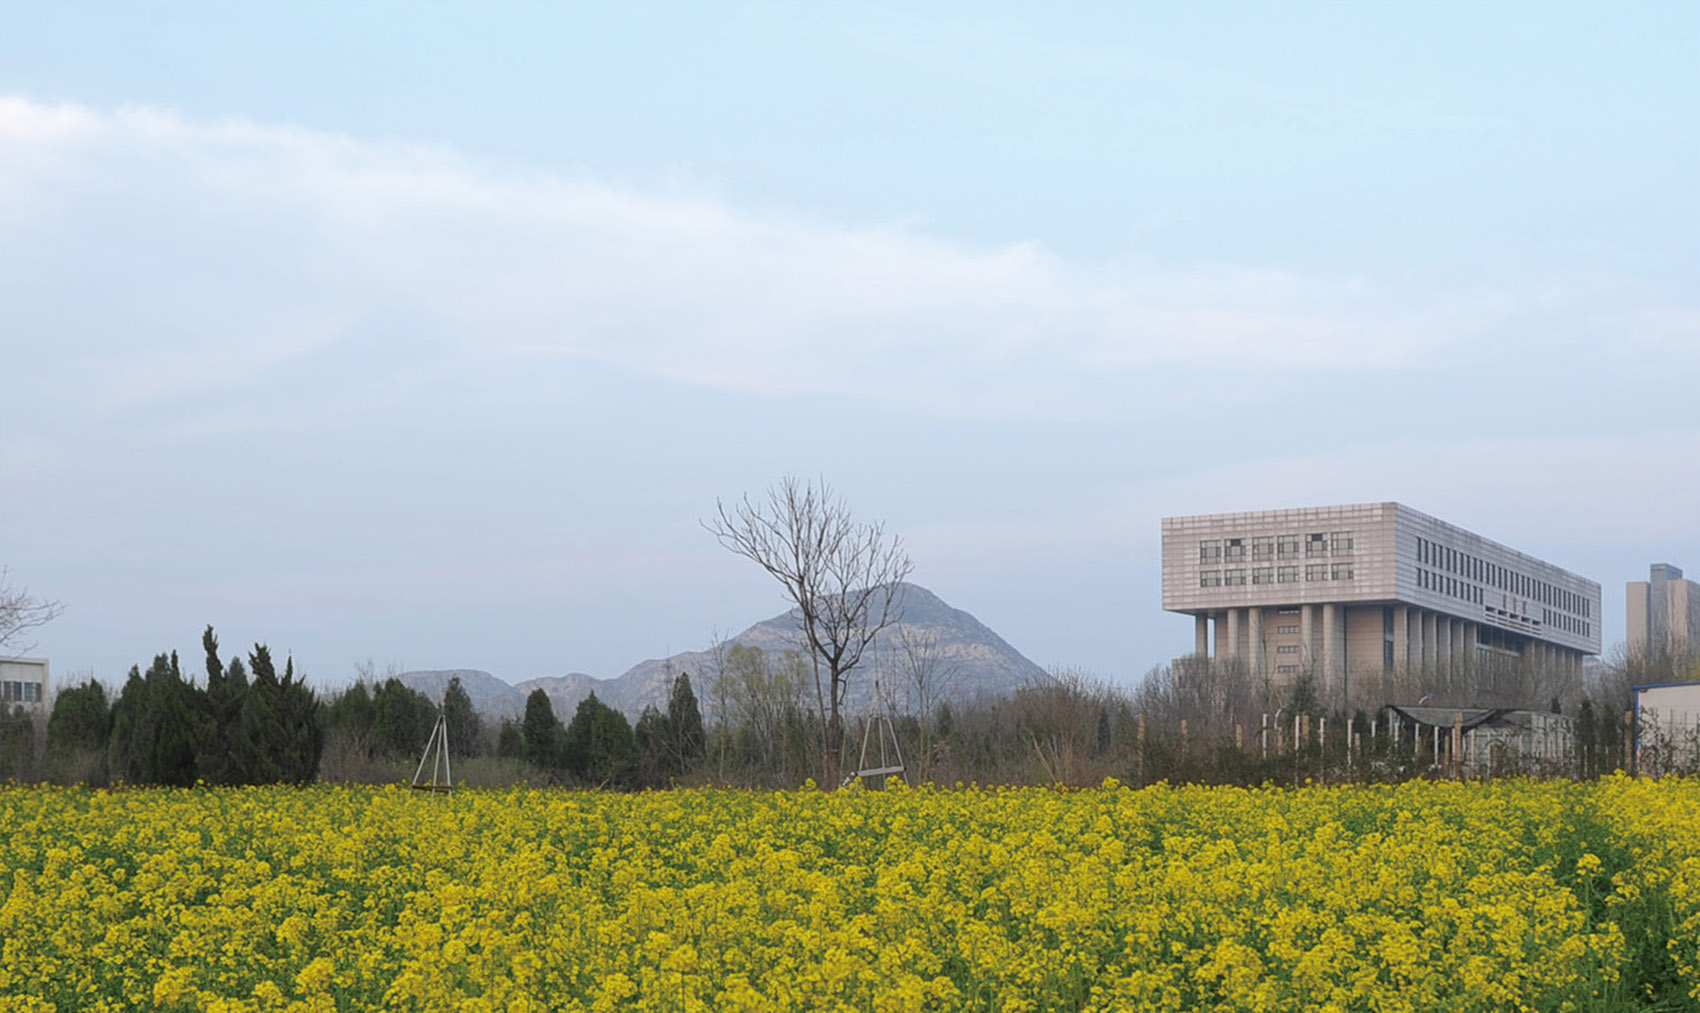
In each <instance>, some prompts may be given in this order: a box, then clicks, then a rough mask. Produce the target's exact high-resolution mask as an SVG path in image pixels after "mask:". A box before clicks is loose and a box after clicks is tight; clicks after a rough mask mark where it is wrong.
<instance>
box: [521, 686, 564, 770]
mask: <svg viewBox="0 0 1700 1013" xmlns="http://www.w3.org/2000/svg"><path fill="white" fill-rule="evenodd" d="M520 735H521V737H522V738H524V740H525V758H526V759H527V760H528V761H530V762H531V763H532V764H534V765H536V766H539V767H543V768H545V769H549V770H554V769H556V768H559V767H560V766H561V760H562V757H561V752H562V749H561V739H562V731H561V721H560V719H559V718H557V717H555V707H554V705H553V704H551V703H550V702H549V694H547V693H545V692H543V691H542V690H540V689H534V690H532V691H531V695H530V696H528V697H526V698H525V718H524V720H522V721H521V722H520Z"/></svg>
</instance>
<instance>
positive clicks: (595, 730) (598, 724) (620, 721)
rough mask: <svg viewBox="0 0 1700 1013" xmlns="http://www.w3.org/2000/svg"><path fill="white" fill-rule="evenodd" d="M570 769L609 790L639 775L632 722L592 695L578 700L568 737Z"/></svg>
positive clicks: (568, 764)
mask: <svg viewBox="0 0 1700 1013" xmlns="http://www.w3.org/2000/svg"><path fill="white" fill-rule="evenodd" d="M566 759H567V769H568V771H570V772H571V773H572V774H573V775H574V776H575V777H578V778H581V779H583V780H586V781H589V782H591V783H593V784H599V785H607V786H610V787H626V786H629V785H630V784H631V783H632V781H633V780H634V779H635V778H636V776H637V740H636V738H635V737H634V736H633V734H632V726H631V723H630V722H628V721H627V720H626V716H625V715H624V714H621V713H620V712H619V711H617V710H615V709H614V708H612V707H610V706H608V705H607V704H605V703H603V702H602V701H601V700H598V699H597V698H596V694H595V693H592V694H590V695H589V696H587V697H585V698H584V699H583V700H581V701H579V705H578V710H577V711H576V712H575V713H574V714H573V720H572V723H570V724H568V725H567V734H566Z"/></svg>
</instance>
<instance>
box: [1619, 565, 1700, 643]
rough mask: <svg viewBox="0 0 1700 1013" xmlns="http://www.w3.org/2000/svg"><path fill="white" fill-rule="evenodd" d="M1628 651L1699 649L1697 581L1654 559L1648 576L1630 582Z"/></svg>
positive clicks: (1699, 611) (1698, 594)
mask: <svg viewBox="0 0 1700 1013" xmlns="http://www.w3.org/2000/svg"><path fill="white" fill-rule="evenodd" d="M1625 604H1627V605H1628V613H1627V614H1628V617H1629V653H1630V654H1632V655H1645V654H1647V652H1648V650H1649V648H1651V649H1653V650H1658V649H1661V648H1663V649H1668V650H1669V651H1670V652H1671V654H1673V655H1676V656H1678V657H1682V656H1685V655H1687V654H1688V653H1689V652H1690V651H1700V584H1696V583H1694V582H1693V581H1692V580H1684V579H1683V577H1682V571H1681V570H1678V569H1677V568H1676V567H1674V566H1672V565H1670V564H1669V563H1654V564H1653V565H1652V567H1651V570H1650V572H1649V574H1648V579H1647V580H1632V581H1630V582H1629V593H1628V601H1627V602H1626V603H1625Z"/></svg>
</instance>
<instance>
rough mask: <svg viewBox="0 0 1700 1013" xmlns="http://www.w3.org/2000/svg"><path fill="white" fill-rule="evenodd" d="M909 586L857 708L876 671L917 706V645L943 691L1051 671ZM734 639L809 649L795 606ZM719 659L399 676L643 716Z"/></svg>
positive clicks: (505, 701) (903, 701) (513, 713)
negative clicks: (547, 672)
mask: <svg viewBox="0 0 1700 1013" xmlns="http://www.w3.org/2000/svg"><path fill="white" fill-rule="evenodd" d="M901 588H902V591H903V621H902V622H901V623H899V624H896V625H894V626H892V627H890V628H888V629H886V630H884V631H883V632H882V633H881V634H880V635H879V637H878V638H876V639H875V641H874V643H873V644H871V645H870V646H869V648H868V651H867V653H866V654H865V655H863V658H862V663H861V665H859V666H858V667H857V669H856V671H855V674H854V675H853V676H852V681H851V686H850V693H849V700H848V706H849V708H850V710H851V711H852V712H855V711H858V710H863V709H866V708H868V707H870V706H871V704H872V699H873V688H874V681H875V679H876V678H877V679H878V680H879V681H880V684H881V686H882V688H883V689H885V690H886V692H887V694H888V695H890V696H893V697H895V698H896V700H897V702H898V706H899V708H900V709H907V708H908V707H909V706H911V704H912V702H913V701H912V700H911V699H910V697H909V696H908V695H907V694H906V692H905V687H904V680H903V677H902V673H903V672H904V671H905V670H906V668H907V665H908V658H909V657H910V656H911V655H914V654H917V653H919V654H923V655H928V656H930V657H931V659H932V660H933V661H934V662H935V663H936V665H937V671H938V685H939V690H940V693H939V696H940V698H941V699H966V698H970V697H974V696H979V695H988V696H998V695H1003V694H1006V693H1009V692H1012V691H1014V690H1015V689H1017V688H1019V687H1021V686H1023V685H1026V684H1027V683H1029V682H1032V681H1033V680H1035V679H1037V678H1039V677H1041V676H1043V675H1044V671H1043V670H1042V669H1040V668H1039V666H1038V665H1035V664H1033V662H1031V661H1029V660H1027V659H1026V658H1025V657H1023V656H1022V655H1021V653H1020V652H1019V651H1017V650H1016V649H1015V648H1013V647H1011V646H1010V645H1009V644H1008V643H1007V642H1005V641H1004V639H1003V638H1002V637H1000V636H998V635H997V634H996V633H994V632H992V631H991V630H990V629H988V628H987V627H986V626H985V624H983V623H981V622H980V621H979V620H978V619H975V618H974V617H973V616H972V615H969V614H968V613H967V612H964V611H962V610H961V609H956V608H951V607H950V606H949V605H947V604H945V602H944V601H942V600H941V599H940V598H939V597H938V596H937V595H935V594H933V593H932V592H931V591H928V590H927V589H926V588H924V587H920V586H919V585H916V584H903V585H901ZM734 645H745V646H749V647H759V648H761V649H762V650H763V651H765V652H767V653H768V654H769V655H770V656H773V657H778V656H780V655H783V654H784V653H785V652H786V651H789V650H797V651H801V652H803V653H804V654H805V655H806V654H807V650H806V648H804V647H803V644H802V636H801V634H800V633H799V632H798V629H797V617H796V613H795V611H794V610H793V611H792V612H786V613H782V614H780V615H777V616H774V617H773V618H771V619H768V620H765V621H763V622H759V623H757V624H755V625H754V626H751V627H750V628H749V629H747V630H745V631H744V632H742V633H740V634H738V635H737V636H735V637H733V638H731V639H730V640H728V641H727V642H726V643H725V644H724V645H723V647H726V648H729V647H732V646H734ZM714 668H715V665H714V653H713V652H712V651H706V650H705V651H686V652H683V653H680V654H675V655H672V656H671V657H667V658H652V659H650V660H647V661H642V662H639V663H638V664H636V665H633V666H632V667H631V668H629V669H627V670H626V671H625V672H624V673H622V674H620V675H619V676H617V677H615V678H613V679H597V678H593V677H592V676H588V675H585V674H583V673H580V672H573V673H570V674H567V675H556V676H545V677H543V678H538V679H527V680H526V681H524V682H522V683H519V684H518V685H513V686H510V685H509V684H507V683H505V682H503V681H502V680H500V679H497V678H496V677H495V676H492V675H490V674H489V673H488V672H480V671H476V670H470V669H456V670H447V671H431V672H404V673H403V674H402V675H401V676H399V678H400V679H401V680H402V682H404V683H406V684H407V685H409V686H411V687H413V688H414V689H417V690H419V691H420V692H423V693H425V694H426V695H427V696H430V697H431V698H432V699H433V700H437V699H441V698H442V694H443V690H444V688H446V687H447V686H448V683H449V679H451V678H453V677H454V676H457V675H458V676H460V681H461V685H462V686H463V687H465V689H466V692H467V695H468V696H469V697H471V698H472V705H473V706H474V707H476V708H477V709H478V711H479V713H481V714H484V715H486V716H488V717H492V718H497V719H500V718H518V717H519V716H520V715H521V714H523V713H524V711H525V699H526V697H527V696H529V695H530V694H531V691H532V690H535V689H541V690H543V692H544V693H545V694H547V695H548V697H549V701H550V703H551V704H553V705H554V708H555V714H556V716H557V717H559V718H560V719H561V720H562V721H563V722H564V721H570V720H572V716H573V712H574V711H575V710H576V709H577V708H578V705H579V702H580V701H581V700H583V699H584V698H585V697H587V696H589V695H590V694H591V693H592V692H594V693H595V694H596V696H597V698H598V699H600V700H602V701H603V702H604V703H606V704H609V705H610V706H613V707H617V708H619V709H620V710H621V711H624V712H625V714H626V715H627V716H628V717H630V718H633V719H634V720H635V719H636V718H637V716H638V715H639V714H640V713H642V711H643V708H644V707H645V706H646V705H648V704H654V705H656V706H657V707H659V708H661V709H663V710H665V709H666V707H667V700H668V697H669V696H670V695H671V693H672V686H673V677H674V676H675V675H677V674H678V673H680V672H688V673H690V676H691V682H692V684H693V686H694V687H695V689H696V693H697V696H698V698H699V699H700V698H703V697H704V696H705V695H706V694H707V690H708V684H709V683H710V682H711V681H712V679H713V676H714Z"/></svg>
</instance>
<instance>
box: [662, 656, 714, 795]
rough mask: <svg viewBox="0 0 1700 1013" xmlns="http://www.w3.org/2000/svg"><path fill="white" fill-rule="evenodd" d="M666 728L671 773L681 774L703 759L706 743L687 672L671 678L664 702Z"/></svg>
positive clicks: (694, 694)
mask: <svg viewBox="0 0 1700 1013" xmlns="http://www.w3.org/2000/svg"><path fill="white" fill-rule="evenodd" d="M667 727H668V731H669V733H670V736H671V742H670V745H671V751H672V762H673V773H675V774H682V773H684V772H685V771H687V770H689V769H691V766H692V765H693V764H695V763H696V762H697V761H698V760H701V759H702V757H703V753H704V752H705V751H706V749H707V743H708V736H707V735H706V734H704V732H703V728H702V709H701V708H700V707H698V706H697V696H696V693H694V692H692V690H691V676H690V673H689V672H680V673H679V675H678V678H676V679H674V680H673V695H672V697H671V698H670V699H669V700H668V701H667Z"/></svg>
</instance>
